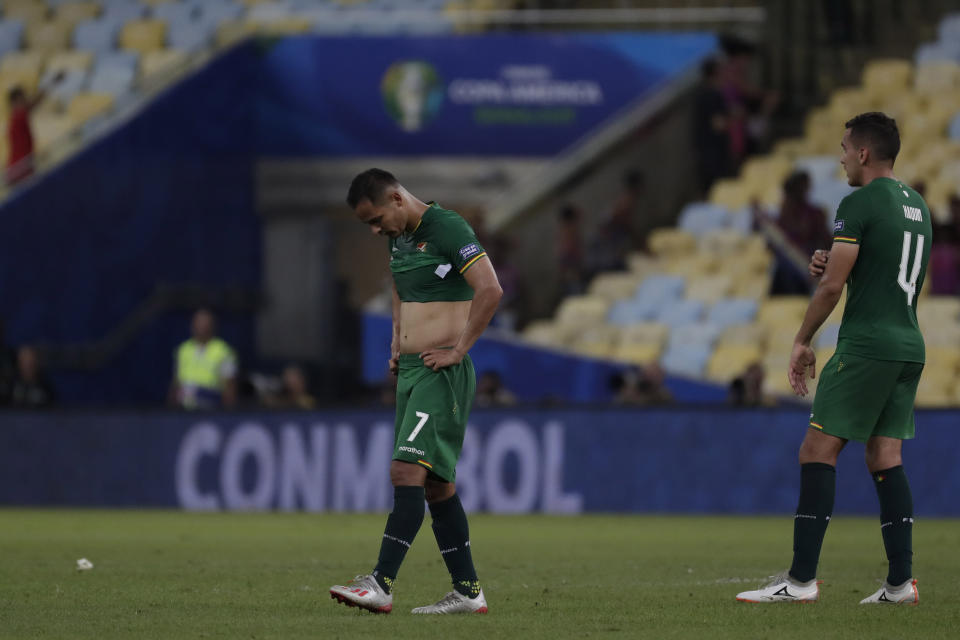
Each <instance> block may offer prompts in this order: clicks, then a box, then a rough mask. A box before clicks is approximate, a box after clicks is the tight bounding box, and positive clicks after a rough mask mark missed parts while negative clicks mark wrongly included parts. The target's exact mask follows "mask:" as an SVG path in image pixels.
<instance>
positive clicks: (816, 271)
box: [808, 249, 830, 278]
mask: <svg viewBox="0 0 960 640" xmlns="http://www.w3.org/2000/svg"><path fill="white" fill-rule="evenodd" d="M829 259H830V252H829V251H827V250H826V249H817V250H816V251H814V252H813V255H812V256H810V266H809V267H808V269H809V271H810V275H811V276H813V277H814V278H819V277H820V276H822V275H823V271H824V269H826V268H827V261H828V260H829Z"/></svg>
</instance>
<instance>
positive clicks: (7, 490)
mask: <svg viewBox="0 0 960 640" xmlns="http://www.w3.org/2000/svg"><path fill="white" fill-rule="evenodd" d="M806 420H807V412H805V411H803V410H798V409H789V410H787V409H784V410H753V411H751V410H731V409H723V408H719V409H718V408H716V407H712V408H707V409H703V410H692V409H675V410H667V409H658V410H627V409H589V410H587V409H583V410H580V409H578V410H569V411H542V410H536V409H513V410H497V411H492V410H488V411H477V412H475V413H474V415H473V416H472V417H471V422H470V426H469V428H468V430H467V433H466V439H465V441H464V446H463V454H462V456H461V459H460V464H459V465H458V467H457V486H458V490H459V491H460V492H461V496H462V499H463V502H464V505H465V506H466V508H467V509H469V510H471V511H489V512H493V513H537V512H539V513H561V514H577V513H581V512H596V511H601V512H658V513H774V514H792V513H793V509H794V508H795V507H796V500H797V490H798V481H799V470H798V466H797V461H796V456H797V447H798V446H799V443H800V440H801V439H802V437H803V433H804V431H805V428H806V427H805V425H806ZM957 420H958V414H957V413H956V412H947V411H929V412H919V413H918V415H917V433H918V438H917V440H915V441H911V442H909V443H907V445H906V446H905V455H904V464H905V465H906V468H907V470H908V472H909V474H910V484H911V486H912V488H913V492H914V501H915V504H916V511H917V513H918V514H920V515H923V516H934V515H936V516H954V517H956V516H960V502H958V501H957V499H956V496H957V494H958V492H960V467H958V466H957V464H956V460H957V459H958V458H960V441H958V440H957V438H956V437H955V431H956V424H957ZM392 447H393V415H392V413H391V412H390V411H388V410H375V411H374V410H371V411H324V412H302V413H242V412H240V413H231V414H209V415H194V414H186V413H145V414H143V413H109V414H95V413H86V414H69V413H58V412H53V413H30V414H28V413H6V414H0V505H47V506H50V505H70V506H111V507H173V508H182V509H188V510H284V511H286V510H306V511H313V512H328V511H330V512H339V511H386V510H389V508H390V503H391V497H392V491H391V489H390V480H389V462H390V456H391V452H392ZM837 512H838V513H862V514H873V513H876V496H875V494H874V489H873V483H872V481H871V479H870V476H869V474H868V473H867V472H866V469H865V468H864V464H863V446H862V445H859V444H856V443H852V444H851V445H849V446H848V447H847V450H845V451H844V452H843V454H842V455H841V459H840V463H839V466H838V472H837Z"/></svg>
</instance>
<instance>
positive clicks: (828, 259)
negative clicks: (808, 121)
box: [737, 113, 932, 604]
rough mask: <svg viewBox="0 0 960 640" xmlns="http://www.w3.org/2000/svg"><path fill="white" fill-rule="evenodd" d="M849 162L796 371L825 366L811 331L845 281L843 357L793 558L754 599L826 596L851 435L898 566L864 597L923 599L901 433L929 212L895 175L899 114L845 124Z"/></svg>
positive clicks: (919, 360) (832, 377) (826, 373)
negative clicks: (824, 563)
mask: <svg viewBox="0 0 960 640" xmlns="http://www.w3.org/2000/svg"><path fill="white" fill-rule="evenodd" d="M846 128H847V129H846V132H845V133H844V135H843V140H842V142H841V148H842V150H843V154H842V156H841V160H840V162H841V164H842V165H843V168H844V170H845V171H846V173H847V178H848V180H849V182H850V185H851V186H855V187H861V188H860V189H859V190H857V191H855V192H854V193H852V194H850V195H849V196H847V197H846V198H844V199H843V201H842V202H841V203H840V207H839V209H838V210H837V216H836V221H835V223H834V234H833V246H832V247H831V249H830V251H829V253H827V252H818V253H817V254H815V255H814V257H813V260H812V262H811V265H810V272H811V274H813V275H822V277H821V280H820V284H819V286H818V287H817V290H816V292H815V293H814V295H813V298H812V299H811V301H810V305H809V307H808V308H807V313H806V316H805V317H804V320H803V324H802V326H801V327H800V330H799V332H798V333H797V337H796V340H795V343H794V345H793V353H792V354H791V356H790V367H789V372H788V376H789V378H790V384H791V386H792V387H793V389H794V391H796V393H797V394H798V395H800V396H805V395H806V394H807V382H806V380H807V375H809V376H810V377H811V378H813V377H814V376H815V375H816V360H815V358H814V353H813V349H811V348H810V341H811V340H812V339H813V335H814V333H816V331H817V329H819V328H820V325H822V324H823V322H824V321H825V320H826V319H827V317H828V316H829V315H830V312H831V311H832V310H833V308H834V306H836V304H837V301H838V300H839V298H840V294H841V292H842V290H843V286H844V283H846V285H847V304H846V308H845V309H844V313H843V320H842V322H841V324H840V335H839V339H838V340H837V349H836V352H835V353H834V355H833V357H832V358H830V360H828V361H827V363H826V364H825V365H822V366H821V370H820V384H819V385H818V387H817V394H816V398H815V400H814V403H813V413H811V414H810V424H809V428H808V429H807V433H806V437H805V438H804V441H803V444H802V445H801V446H800V499H799V503H798V506H797V512H796V517H795V519H794V534H793V564H792V566H791V567H790V570H789V571H787V572H785V573H783V574H782V575H780V576H777V577H776V578H774V580H773V581H772V582H771V583H770V584H768V585H767V586H765V587H764V588H762V589H759V590H756V591H745V592H743V593H741V594H739V595H738V596H737V600H740V601H745V602H783V601H789V602H798V601H816V600H817V599H818V598H819V595H820V590H819V588H818V586H817V581H816V570H817V563H818V561H819V558H820V547H821V545H822V543H823V536H824V534H825V533H826V530H827V524H828V523H829V521H830V516H831V514H832V512H833V501H834V491H835V486H836V470H835V468H836V463H837V455H838V454H839V453H840V450H841V449H843V447H844V445H846V444H847V442H848V441H849V440H857V441H860V442H863V443H865V444H866V462H867V468H868V469H869V471H870V473H871V475H872V476H873V480H874V486H875V487H876V490H877V497H878V498H879V499H880V522H881V525H880V531H881V534H882V536H883V543H884V547H885V548H886V552H887V559H888V561H889V572H888V573H887V578H886V580H885V581H884V583H883V585H882V586H881V587H880V589H879V590H878V591H877V592H876V593H874V594H873V595H871V596H869V597H868V598H865V599H863V600H862V601H861V604H873V603H881V604H883V603H891V604H899V603H904V604H916V603H917V602H918V601H919V596H918V593H917V587H916V580H914V579H913V567H912V563H913V549H912V540H911V537H912V529H913V499H912V497H911V494H910V486H909V484H908V483H907V476H906V474H905V473H904V470H903V462H902V459H901V448H902V445H903V441H904V440H906V439H909V438H912V437H913V435H914V416H913V403H914V398H915V397H916V393H917V384H918V383H919V381H920V372H921V371H922V370H923V363H924V358H925V352H924V344H923V336H922V335H921V334H920V328H919V326H918V325H917V293H918V292H919V291H920V289H921V287H922V286H923V280H924V276H925V274H926V271H927V262H928V261H929V259H930V241H931V237H932V226H931V220H930V211H929V210H928V209H927V205H926V203H924V201H923V199H922V198H921V197H920V195H919V194H918V193H917V192H916V191H914V190H913V189H911V188H910V187H908V186H906V185H905V184H903V183H902V182H900V181H899V180H897V179H896V178H895V177H894V175H893V162H894V160H895V159H896V157H897V152H898V151H899V150H900V134H899V132H898V130H897V125H896V122H894V121H893V119H891V118H888V117H887V116H885V115H884V114H882V113H864V114H861V115H859V116H857V117H855V118H853V119H852V120H850V121H849V122H847V123H846Z"/></svg>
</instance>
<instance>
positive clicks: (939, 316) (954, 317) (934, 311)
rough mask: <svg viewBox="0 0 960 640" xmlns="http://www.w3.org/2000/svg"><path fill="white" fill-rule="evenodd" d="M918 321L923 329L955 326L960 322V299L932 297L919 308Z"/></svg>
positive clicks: (954, 297)
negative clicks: (931, 326) (948, 325)
mask: <svg viewBox="0 0 960 640" xmlns="http://www.w3.org/2000/svg"><path fill="white" fill-rule="evenodd" d="M917 320H918V321H919V322H920V326H921V328H922V329H925V328H926V325H934V324H936V325H943V324H955V323H957V322H960V298H958V297H956V296H930V297H929V298H927V299H926V300H924V301H923V304H921V305H918V307H917Z"/></svg>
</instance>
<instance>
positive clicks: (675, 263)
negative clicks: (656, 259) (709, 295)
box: [662, 253, 717, 278]
mask: <svg viewBox="0 0 960 640" xmlns="http://www.w3.org/2000/svg"><path fill="white" fill-rule="evenodd" d="M662 265H663V270H664V272H665V273H669V274H671V275H675V276H684V277H686V278H699V277H701V276H705V275H708V274H710V273H712V272H713V271H714V269H715V267H716V265H717V259H716V258H715V257H714V256H711V255H709V254H705V253H697V254H694V255H692V256H674V257H672V258H669V259H667V258H665V259H664V260H663V262H662Z"/></svg>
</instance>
